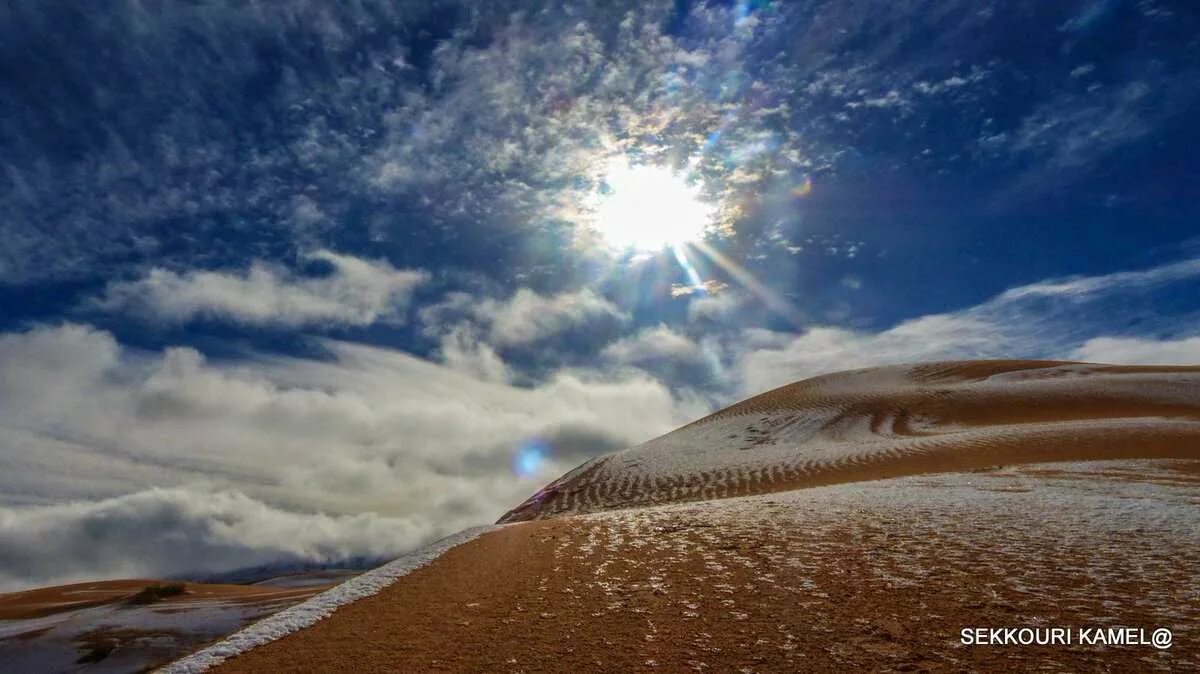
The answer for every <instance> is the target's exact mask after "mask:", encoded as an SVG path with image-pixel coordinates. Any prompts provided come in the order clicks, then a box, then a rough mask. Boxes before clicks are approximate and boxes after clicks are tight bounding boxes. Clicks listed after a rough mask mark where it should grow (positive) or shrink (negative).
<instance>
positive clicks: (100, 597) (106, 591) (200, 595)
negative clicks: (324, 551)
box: [0, 579, 329, 620]
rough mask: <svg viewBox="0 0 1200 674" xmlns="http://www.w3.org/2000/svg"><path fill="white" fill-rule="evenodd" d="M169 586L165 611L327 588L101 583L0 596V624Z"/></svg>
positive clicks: (291, 596) (140, 581)
mask: <svg viewBox="0 0 1200 674" xmlns="http://www.w3.org/2000/svg"><path fill="white" fill-rule="evenodd" d="M173 584H182V585H183V586H184V593H183V594H180V595H175V596H171V597H164V598H163V599H161V600H159V601H157V602H155V605H156V606H158V607H161V608H163V609H168V608H169V607H171V606H178V605H186V604H189V603H194V602H207V601H213V600H224V601H240V602H268V601H276V600H280V601H282V600H288V599H291V600H295V601H299V600H301V599H304V598H306V597H309V596H312V595H313V594H316V593H317V592H320V591H322V590H324V589H326V588H328V587H329V586H328V585H314V586H308V587H298V588H281V587H269V586H259V585H232V584H221V583H176V581H167V580H145V579H124V580H102V581H94V582H88V583H73V584H70V585H56V586H52V587H39V588H36V589H32V590H23V591H21V592H8V593H4V594H0V620H27V619H31V618H38V617H42V616H48V615H53V614H55V613H62V612H64V611H73V610H76V609H80V608H85V607H91V606H102V605H105V604H115V603H120V602H125V601H128V600H129V599H131V598H132V597H133V596H134V595H136V594H137V593H138V592H140V591H142V590H143V589H145V588H146V587H149V586H154V585H173Z"/></svg>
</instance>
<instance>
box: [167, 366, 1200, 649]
mask: <svg viewBox="0 0 1200 674" xmlns="http://www.w3.org/2000/svg"><path fill="white" fill-rule="evenodd" d="M614 423H619V420H614ZM1198 487H1200V368H1189V367H1115V366H1106V365H1093V364H1081V363H1059V362H1053V363H1050V362H1033V361H984V362H955V363H935V364H925V365H916V366H902V367H886V368H875V369H870V370H858V371H853V372H845V373H839V374H834V375H827V376H823V377H817V378H814V379H810V380H806V381H802V382H799V383H796V384H792V385H790V386H785V387H782V388H780V389H777V390H774V391H771V392H768V393H766V394H763V395H761V396H757V397H754V398H751V399H749V400H746V401H744V402H742V403H739V404H737V405H734V406H732V407H730V408H728V409H725V410H722V411H721V412H718V413H717V414H714V415H712V416H709V417H707V418H705V419H701V420H699V421H697V422H695V423H692V424H689V425H688V426H685V427H683V428H681V429H679V430H677V431H675V432H673V433H670V434H667V435H665V436H663V437H660V438H657V439H654V440H651V441H649V442H647V443H645V444H643V445H640V446H637V447H633V448H631V449H628V450H625V451H622V452H617V453H615V454H612V455H609V456H607V457H601V458H599V459H597V460H594V461H591V462H589V463H587V464H585V465H583V466H581V467H579V468H577V469H576V470H574V471H572V472H571V473H569V474H567V475H565V476H563V477H562V478H560V479H559V480H557V481H555V482H554V483H553V484H551V485H549V486H547V487H546V488H544V489H543V490H541V491H540V492H539V493H538V494H537V495H535V496H534V497H533V498H531V499H530V500H529V501H527V502H526V503H524V504H522V505H521V506H519V507H518V508H516V509H514V510H513V511H511V512H510V513H508V514H507V515H506V516H505V517H504V518H503V520H502V521H504V522H508V523H509V524H507V525H504V526H501V527H499V528H498V529H496V530H494V531H491V532H487V533H483V534H482V535H480V536H478V538H474V539H473V540H469V541H468V542H465V543H462V544H459V545H457V546H454V547H449V548H448V549H445V551H444V552H443V551H440V550H439V554H438V555H437V556H427V557H431V558H432V560H433V561H431V562H430V563H428V565H426V566H423V567H420V568H418V567H417V566H413V569H415V570H412V571H411V572H409V573H407V575H399V576H397V577H396V579H395V580H394V582H392V584H390V585H386V586H384V587H382V588H381V589H380V590H379V592H378V593H377V594H374V595H373V596H368V597H365V598H362V599H359V600H358V601H355V602H353V603H349V604H345V605H341V606H340V607H339V608H338V609H337V610H336V612H335V613H333V614H332V615H331V616H330V617H329V618H327V619H325V620H321V621H319V622H316V623H315V624H310V626H308V627H307V628H305V629H302V630H300V631H297V632H293V633H290V634H288V635H287V636H284V637H282V638H280V639H278V640H275V641H270V642H269V643H265V645H261V646H259V647H257V648H254V649H252V650H249V651H247V652H242V653H241V654H240V655H237V657H233V658H232V659H228V660H225V661H224V662H220V660H221V658H222V657H226V656H225V655H222V653H226V652H227V651H222V650H221V649H220V647H218V648H217V649H215V650H213V651H210V652H207V653H206V654H202V657H200V658H198V659H197V658H193V660H191V661H193V662H202V663H205V664H204V667H209V666H210V665H213V664H214V663H215V671H218V672H222V673H231V672H260V671H272V672H312V671H321V672H324V671H329V672H337V671H347V672H349V671H353V672H391V671H455V672H456V671H513V672H557V671H612V672H626V671H646V672H653V671H672V672H674V671H696V672H705V671H739V672H759V671H815V672H820V671H834V670H842V671H860V670H874V671H964V670H986V671H994V670H998V669H1015V670H1026V669H1035V668H1041V669H1049V670H1054V671H1058V670H1067V671H1077V670H1105V671H1148V670H1162V671H1167V670H1189V669H1196V668H1198V667H1200V646H1198V645H1200V628H1198V627H1197V626H1198V625H1200V591H1198V590H1197V588H1200V492H1198V491H1197V488H1198ZM464 540H465V539H464ZM1021 626H1062V627H1066V628H1069V629H1079V628H1107V627H1123V626H1128V627H1135V628H1143V629H1146V630H1153V629H1158V628H1166V629H1170V630H1171V631H1172V632H1173V635H1174V644H1173V646H1172V647H1171V648H1169V649H1158V648H1154V647H1151V646H1145V645H1142V646H1123V647H1113V646H1108V647H1106V646H1095V645H1080V644H1078V643H1075V644H1072V645H1070V646H1056V647H1050V646H1030V647H1016V648H1013V647H983V646H967V645H964V644H963V643H962V642H961V641H960V634H961V630H962V629H964V628H971V627H1021ZM243 641H245V640H243ZM268 641H269V640H268ZM255 643H262V640H259V641H256V642H255ZM177 669H178V671H188V672H194V671H202V669H203V668H196V667H191V666H189V667H187V668H185V669H180V668H177Z"/></svg>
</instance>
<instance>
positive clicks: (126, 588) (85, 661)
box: [0, 574, 345, 672]
mask: <svg viewBox="0 0 1200 674" xmlns="http://www.w3.org/2000/svg"><path fill="white" fill-rule="evenodd" d="M344 577H345V574H342V575H341V576H340V577H339V576H332V575H331V576H329V577H322V575H321V574H306V575H305V576H304V577H303V578H301V577H296V578H285V579H279V580H277V581H272V583H275V582H278V583H282V584H286V583H289V582H292V583H296V584H298V585H303V586H288V585H285V586H281V585H276V584H271V585H266V584H264V585H230V584H214V583H180V582H175V581H165V580H149V579H126V580H105V581H95V582H88V583H73V584H70V585H57V586H54V587H44V588H37V589H33V590H25V591H21V592H10V593H7V594H0V672H45V671H54V672H57V671H84V672H86V671H92V670H93V669H95V670H96V671H106V672H122V671H146V669H147V668H149V667H153V666H157V665H162V664H164V663H166V662H169V661H171V660H173V659H175V658H178V657H179V656H181V655H184V654H187V653H188V652H190V651H192V650H195V649H196V648H198V647H200V646H202V645H204V644H206V643H208V642H210V641H212V640H213V639H215V638H219V637H221V636H224V635H226V634H228V633H229V632H231V631H234V630H237V629H240V628H242V627H244V626H246V625H248V624H250V623H251V622H253V621H255V620H257V619H259V618H262V617H264V616H267V615H271V614H274V613H276V612H278V611H279V610H281V609H283V608H286V607H288V606H291V605H293V604H296V603H298V602H301V601H303V600H305V599H307V598H308V597H311V596H312V595H314V594H316V593H318V592H321V591H323V590H325V589H327V588H328V587H330V585H331V584H332V583H333V582H334V581H335V580H341V579H343V578H344ZM308 581H311V582H308Z"/></svg>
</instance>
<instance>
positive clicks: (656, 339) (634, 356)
mask: <svg viewBox="0 0 1200 674" xmlns="http://www.w3.org/2000/svg"><path fill="white" fill-rule="evenodd" d="M603 355H604V357H606V358H609V359H611V360H614V361H616V362H619V363H622V364H625V365H638V364H645V363H647V362H651V361H655V360H671V361H682V362H690V363H702V362H704V361H705V360H706V357H705V354H704V349H703V348H702V347H701V346H700V345H699V344H697V343H696V342H694V341H692V340H691V339H690V338H688V337H687V336H685V335H681V334H679V333H678V332H675V331H674V330H672V329H671V328H669V327H667V326H666V325H662V324H660V325H658V326H655V327H653V328H646V329H645V330H642V331H641V332H639V333H637V334H636V335H632V336H629V337H624V338H622V339H619V340H617V341H615V342H613V343H612V344H610V345H608V346H607V347H605V348H604V351H603Z"/></svg>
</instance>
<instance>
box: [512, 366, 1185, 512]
mask: <svg viewBox="0 0 1200 674" xmlns="http://www.w3.org/2000/svg"><path fill="white" fill-rule="evenodd" d="M1136 458H1200V367H1153V366H1115V365H1099V364H1090V363H1067V362H1049V361H1011V360H1010V361H961V362H944V363H928V364H920V365H904V366H891V367H880V368H871V369H863V370H853V371H849V372H841V373H836V374H830V375H824V376H820V377H814V378H812V379H807V380H804V381H801V382H797V383H795V384H790V385H788V386H784V387H781V388H778V389H775V390H773V391H770V392H767V393H764V394H762V395H759V396H755V397H753V398H750V399H749V400H745V401H743V402H741V403H738V404H736V405H733V406H731V407H729V408H726V409H724V410H722V411H720V412H717V413H716V414H713V415H711V416H709V417H706V418H704V419H701V420H699V421H696V422H694V423H692V424H689V425H687V426H684V427H683V428H680V429H678V430H676V431H674V432H671V433H668V434H667V435H664V436H662V437H659V438H656V439H654V440H651V441H649V442H646V443H644V444H642V445H639V446H636V447H633V448H630V449H627V450H624V451H621V452H617V453H615V454H611V455H608V456H604V457H600V458H598V459H595V460H593V461H591V462H589V463H587V464H584V465H583V466H580V467H579V468H577V469H576V470H574V471H572V472H570V473H568V474H567V475H565V476H563V477H562V478H560V479H559V480H557V481H555V482H554V483H552V484H550V485H548V486H547V487H546V488H544V489H542V490H541V491H539V492H538V493H537V494H535V495H534V496H533V497H531V498H530V499H529V500H528V501H526V502H525V503H523V504H521V505H520V506H518V507H517V508H515V509H513V510H512V511H510V512H509V513H507V514H506V515H505V516H504V517H503V518H501V520H500V521H501V522H514V521H521V520H528V519H539V518H545V517H554V516H558V515H564V514H577V513H585V512H593V511H599V510H606V509H611V508H622V507H631V506H639V505H649V504H656V503H667V502H676V501H694V500H702V499H711V498H726V497H731V496H744V495H748V494H760V493H767V492H773V491H781V490H786V489H794V488H799V487H811V486H818V485H823V484H834V483H841V482H853V481H859V480H870V479H881V478H887V477H897V476H902V475H913V474H921V473H932V472H942V471H954V470H969V469H976V468H986V467H990V466H997V465H1011V464H1022V463H1035V462H1046V461H1068V460H1072V461H1075V460H1089V459H1136Z"/></svg>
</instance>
